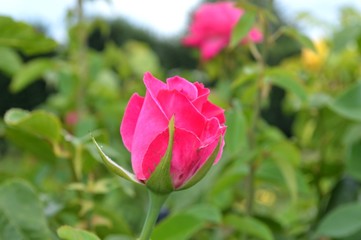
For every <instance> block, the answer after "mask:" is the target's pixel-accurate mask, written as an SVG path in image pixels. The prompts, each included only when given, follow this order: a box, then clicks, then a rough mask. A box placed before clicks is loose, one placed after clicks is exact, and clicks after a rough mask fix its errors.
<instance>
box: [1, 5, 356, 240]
mask: <svg viewBox="0 0 361 240" xmlns="http://www.w3.org/2000/svg"><path fill="white" fill-rule="evenodd" d="M85 2H86V4H92V3H93V2H97V1H85ZM85 2H83V1H82V0H78V1H71V4H70V5H71V7H70V8H69V9H68V11H67V12H64V26H65V29H66V34H67V35H66V36H67V37H66V39H67V40H66V41H59V40H58V39H54V37H53V36H50V35H48V34H47V33H49V32H51V31H49V29H46V27H44V26H46V24H43V23H36V24H34V23H26V22H21V21H19V20H15V19H13V18H11V17H8V16H0V114H1V119H0V239H1V240H2V239H4V240H17V239H26V240H27V239H29V240H42V239H69V240H73V239H98V238H99V239H105V240H124V239H135V238H136V237H137V236H138V234H139V232H140V229H141V227H142V224H143V221H144V218H145V213H146V208H147V202H148V198H147V194H146V191H145V189H143V188H140V187H139V186H134V185H132V184H130V183H128V182H126V181H124V180H122V179H120V178H119V177H117V176H115V175H114V174H112V173H110V172H109V171H108V170H107V169H106V168H105V167H104V165H103V164H102V162H101V159H100V156H99V155H98V153H97V151H96V148H95V146H94V144H93V143H92V142H91V135H92V136H94V137H95V138H96V139H97V141H98V142H100V143H101V145H102V146H103V149H104V151H105V152H106V153H107V154H108V155H109V156H111V157H112V159H113V160H114V161H116V162H117V163H119V164H120V165H122V166H123V167H125V168H127V169H131V165H130V154H129V153H128V152H127V151H126V150H125V148H124V146H123V143H122V140H121V137H120V135H119V125H120V122H121V119H122V116H123V112H124V109H125V106H126V104H127V102H128V100H129V98H130V96H131V95H132V94H133V93H134V92H138V93H139V94H140V95H144V92H145V88H144V85H143V82H142V77H143V74H144V73H145V72H146V71H150V72H151V73H152V74H153V75H154V76H156V77H157V78H159V79H162V80H165V79H166V78H168V77H171V76H174V75H180V76H182V77H184V78H186V79H188V80H190V81H192V82H195V81H198V82H202V83H204V84H205V85H206V86H207V87H209V88H211V97H210V98H211V101H212V102H213V103H215V104H217V105H219V106H221V107H222V108H224V109H225V110H226V118H227V122H226V125H227V126H228V129H227V134H226V146H225V150H224V155H223V157H222V159H221V161H220V162H219V163H218V164H217V165H215V166H214V167H213V168H212V169H211V172H210V173H209V174H208V176H206V178H205V179H203V180H202V181H201V182H200V183H199V184H197V185H196V186H194V187H193V188H191V189H189V190H184V191H180V192H177V193H174V194H172V195H171V197H170V199H169V200H168V201H167V202H166V204H165V206H164V209H163V211H162V214H161V218H160V219H159V222H158V224H157V226H156V227H155V230H154V233H153V236H152V239H154V240H163V239H164V240H169V239H231V240H232V239H261V240H271V239H275V240H283V239H287V240H288V239H290V240H293V239H320V240H321V239H322V240H324V239H338V240H358V239H361V203H360V200H361V198H360V181H361V78H360V77H361V61H360V60H361V13H360V12H359V11H357V9H356V8H351V7H344V8H340V9H338V17H337V20H336V21H337V25H334V24H326V23H325V22H323V21H322V19H317V18H315V17H314V16H312V14H311V13H310V12H304V13H302V14H300V15H299V17H298V18H297V21H295V22H294V23H292V24H291V23H290V22H289V21H288V20H287V19H286V18H284V14H282V13H283V12H284V11H286V10H287V9H282V8H278V7H277V4H276V3H277V2H275V3H273V1H271V0H259V1H249V2H247V1H237V4H238V5H239V6H240V7H242V8H244V9H245V10H246V11H247V12H250V13H252V14H253V16H254V18H250V19H249V21H251V22H250V24H257V25H258V26H260V27H261V29H262V31H263V32H264V38H265V40H264V42H263V43H262V44H259V45H257V46H256V45H252V44H249V45H244V46H240V47H233V46H229V47H227V48H226V49H225V50H224V51H223V52H222V53H221V54H220V55H219V56H217V57H216V58H214V59H212V60H211V61H207V62H204V61H201V60H199V53H198V51H197V50H195V49H189V48H185V47H184V46H182V45H181V44H180V39H181V37H182V36H183V34H185V32H184V33H182V32H181V33H179V34H178V35H174V36H160V35H157V34H155V33H154V32H152V31H150V30H149V29H145V28H142V27H139V26H137V25H134V24H132V23H130V22H128V21H127V20H125V19H122V18H112V19H107V18H102V17H94V16H93V17H92V16H90V15H88V13H87V11H86V10H87V8H85V7H84V4H85ZM316 2H317V1H316ZM94 4H95V3H94ZM109 4H110V3H109ZM124 4H125V3H124ZM139 9H140V11H144V8H142V6H141V5H139ZM188 17H189V19H190V16H188ZM305 26H308V27H312V28H321V29H322V31H323V32H325V34H324V35H323V36H318V38H317V39H316V38H313V39H311V38H309V36H307V35H305V31H304V29H303V28H302V27H305ZM236 28H237V30H238V31H242V30H245V29H242V28H244V26H242V25H237V27H236ZM237 37H238V38H240V39H241V37H243V36H236V35H233V38H237ZM66 225H67V226H66Z"/></svg>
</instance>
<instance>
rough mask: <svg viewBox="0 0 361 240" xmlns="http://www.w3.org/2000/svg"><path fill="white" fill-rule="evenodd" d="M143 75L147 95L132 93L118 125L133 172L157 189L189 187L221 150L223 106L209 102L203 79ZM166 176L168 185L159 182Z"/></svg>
mask: <svg viewBox="0 0 361 240" xmlns="http://www.w3.org/2000/svg"><path fill="white" fill-rule="evenodd" d="M143 80H144V84H145V86H146V90H147V91H146V94H145V97H141V96H139V95H138V94H137V93H135V94H134V95H133V96H132V97H131V99H130V101H129V103H128V106H127V108H126V110H125V113H124V118H123V121H122V123H121V126H120V133H121V136H122V138H123V142H124V145H125V147H126V148H127V149H128V150H129V151H130V153H131V161H132V167H133V171H134V173H135V177H136V179H137V181H139V182H141V183H145V184H146V185H147V186H148V187H149V188H150V189H152V190H153V191H155V192H157V191H158V192H161V193H167V192H171V191H174V190H180V189H184V188H187V187H190V186H192V185H193V184H195V183H196V182H198V181H199V180H200V179H201V178H202V177H203V176H204V175H205V173H206V172H207V171H208V170H209V168H210V166H211V165H212V164H215V163H217V162H218V160H219V158H220V157H221V155H222V151H223V146H224V134H225V131H226V126H225V116H224V110H223V109H221V108H220V107H218V106H216V105H214V104H212V103H211V102H209V101H208V95H209V93H210V90H209V89H208V88H205V87H204V86H203V84H201V83H198V82H196V83H191V82H189V81H187V80H186V79H184V78H181V77H179V76H175V77H171V78H168V79H167V82H166V83H163V82H162V81H160V80H158V79H157V78H155V77H153V76H152V75H151V74H150V73H146V74H145V75H144V79H143ZM167 164H168V165H169V166H168V167H167ZM160 165H161V167H158V166H160ZM167 177H169V181H170V184H168V186H158V185H159V184H160V185H162V184H163V183H162V181H163V179H162V178H167Z"/></svg>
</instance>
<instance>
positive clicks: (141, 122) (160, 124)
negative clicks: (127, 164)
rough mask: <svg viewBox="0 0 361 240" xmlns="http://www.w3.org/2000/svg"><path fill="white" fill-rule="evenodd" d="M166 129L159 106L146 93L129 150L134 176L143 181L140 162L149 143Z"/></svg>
mask: <svg viewBox="0 0 361 240" xmlns="http://www.w3.org/2000/svg"><path fill="white" fill-rule="evenodd" d="M167 128H168V119H167V117H166V115H164V112H163V111H162V110H161V108H160V106H159V104H158V103H157V102H156V101H155V100H154V99H153V97H152V96H151V94H150V92H149V91H147V93H146V95H145V99H144V103H143V107H142V110H141V111H140V113H139V118H138V122H137V126H136V128H135V131H134V137H133V143H132V148H131V153H132V166H133V171H134V173H135V175H136V176H137V177H138V179H140V180H144V179H145V176H144V175H143V170H142V161H143V159H144V155H145V153H146V151H147V149H148V147H149V145H150V144H151V142H152V141H153V140H154V139H155V138H156V137H157V136H158V135H159V134H160V133H162V132H163V131H164V130H165V129H167Z"/></svg>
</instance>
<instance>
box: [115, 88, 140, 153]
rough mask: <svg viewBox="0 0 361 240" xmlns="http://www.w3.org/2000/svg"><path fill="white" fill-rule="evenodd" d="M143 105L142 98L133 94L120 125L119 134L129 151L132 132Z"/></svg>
mask: <svg viewBox="0 0 361 240" xmlns="http://www.w3.org/2000/svg"><path fill="white" fill-rule="evenodd" d="M143 103H144V98H143V97H140V96H139V95H138V94H137V93H135V94H133V95H132V97H131V98H130V100H129V102H128V105H127V107H126V108H125V112H124V117H123V120H122V123H121V125H120V134H121V136H122V139H123V142H124V145H125V147H126V148H127V149H128V150H129V151H130V150H131V149H132V142H133V136H134V131H135V127H136V125H137V122H138V117H139V113H140V111H141V109H142V106H143Z"/></svg>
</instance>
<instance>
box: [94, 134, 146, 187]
mask: <svg viewBox="0 0 361 240" xmlns="http://www.w3.org/2000/svg"><path fill="white" fill-rule="evenodd" d="M92 139H93V142H94V144H95V146H96V147H97V150H98V152H99V154H100V157H101V158H102V160H103V162H104V164H105V166H106V167H107V168H108V169H109V170H110V171H111V172H113V173H115V174H116V175H118V176H120V177H122V178H124V179H126V180H128V181H131V182H134V183H138V184H141V185H144V184H143V183H142V182H140V181H139V180H138V179H137V178H136V177H135V175H134V174H133V173H130V172H129V171H127V170H125V169H124V168H122V167H121V166H119V165H118V164H116V163H115V162H114V161H113V160H112V159H110V157H108V156H107V155H106V154H105V153H104V152H103V150H102V149H101V147H100V146H99V145H98V143H97V142H96V141H95V139H94V137H92Z"/></svg>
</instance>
